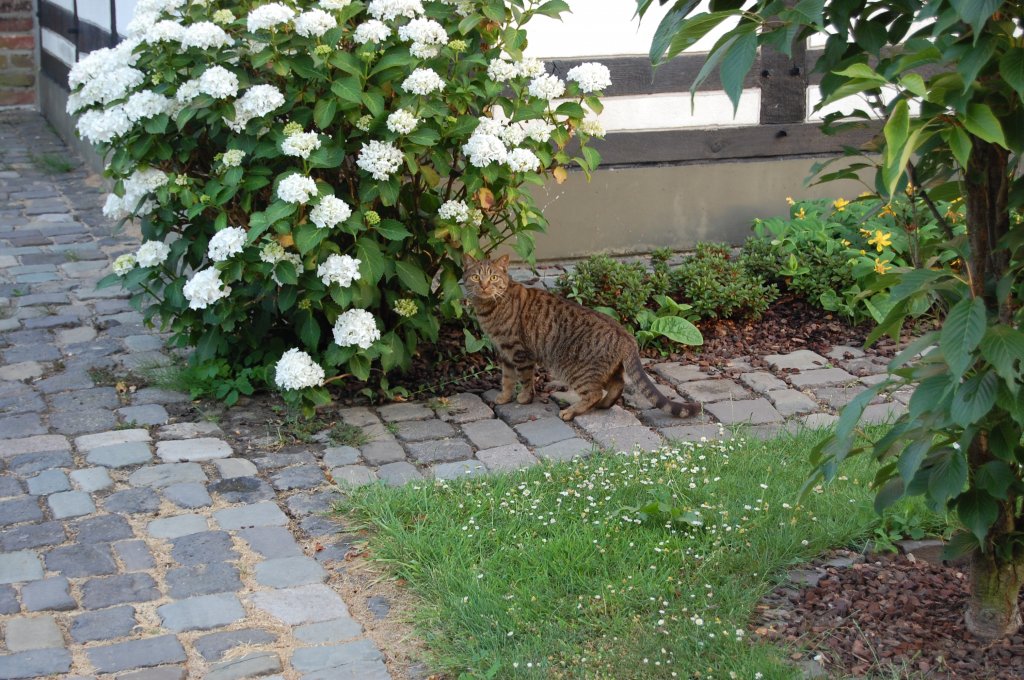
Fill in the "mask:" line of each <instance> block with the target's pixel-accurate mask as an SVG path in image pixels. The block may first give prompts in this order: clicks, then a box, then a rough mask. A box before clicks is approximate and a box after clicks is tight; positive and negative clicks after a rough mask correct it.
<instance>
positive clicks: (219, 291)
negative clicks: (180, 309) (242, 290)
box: [181, 267, 231, 309]
mask: <svg viewBox="0 0 1024 680" xmlns="http://www.w3.org/2000/svg"><path fill="white" fill-rule="evenodd" d="M181 292H182V294H184V296H185V299H186V300H188V306H189V309H206V308H207V307H209V306H210V305H212V304H213V303H215V302H217V300H221V299H223V298H226V297H227V296H228V295H230V294H231V287H230V286H226V285H224V282H223V281H221V280H220V272H219V271H218V270H217V269H214V268H213V267H207V268H206V269H200V270H199V271H197V272H196V273H195V274H193V276H192V278H191V279H189V280H188V281H187V282H186V283H185V286H184V288H182V290H181Z"/></svg>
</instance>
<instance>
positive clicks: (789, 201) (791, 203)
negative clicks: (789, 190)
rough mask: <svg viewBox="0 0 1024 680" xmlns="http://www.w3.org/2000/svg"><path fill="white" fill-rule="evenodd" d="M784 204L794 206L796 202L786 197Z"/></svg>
mask: <svg viewBox="0 0 1024 680" xmlns="http://www.w3.org/2000/svg"><path fill="white" fill-rule="evenodd" d="M786 203H788V204H789V205H794V204H796V201H794V200H793V197H792V196H786Z"/></svg>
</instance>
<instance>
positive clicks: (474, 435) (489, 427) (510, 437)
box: [462, 418, 519, 449]
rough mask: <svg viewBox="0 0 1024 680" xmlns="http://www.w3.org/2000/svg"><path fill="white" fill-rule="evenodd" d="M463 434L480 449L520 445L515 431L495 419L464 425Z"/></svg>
mask: <svg viewBox="0 0 1024 680" xmlns="http://www.w3.org/2000/svg"><path fill="white" fill-rule="evenodd" d="M462 432H463V434H465V435H466V437H467V438H468V439H469V441H471V442H472V443H473V446H475V447H476V448H478V449H489V448H494V447H495V446H505V445H506V444H518V443H519V437H517V436H516V433H515V430H513V429H512V428H511V427H509V426H508V425H507V424H506V423H505V422H504V421H502V420H497V419H495V418H491V419H488V420H476V421H472V422H466V423H463V424H462Z"/></svg>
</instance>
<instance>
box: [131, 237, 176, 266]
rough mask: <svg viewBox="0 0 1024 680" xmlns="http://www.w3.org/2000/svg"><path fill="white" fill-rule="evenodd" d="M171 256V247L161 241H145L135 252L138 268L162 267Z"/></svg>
mask: <svg viewBox="0 0 1024 680" xmlns="http://www.w3.org/2000/svg"><path fill="white" fill-rule="evenodd" d="M170 254H171V247H170V246H169V245H167V244H166V243H164V242H163V241H146V242H145V243H143V244H142V245H141V246H139V249H138V250H137V251H135V259H136V260H138V262H139V266H140V267H157V266H159V265H162V264H163V263H164V261H165V260H167V256H168V255H170Z"/></svg>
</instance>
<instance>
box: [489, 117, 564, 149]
mask: <svg viewBox="0 0 1024 680" xmlns="http://www.w3.org/2000/svg"><path fill="white" fill-rule="evenodd" d="M554 131H555V126H554V125H553V124H551V123H549V122H547V121H546V120H544V119H542V118H531V119H529V120H521V121H518V122H515V123H512V124H511V125H509V126H508V127H506V128H505V129H504V130H502V131H501V133H500V135H499V136H500V137H501V140H502V141H503V142H505V143H506V144H508V145H509V146H519V145H520V144H522V143H523V142H524V141H525V140H526V139H527V138H529V139H532V140H533V141H535V142H538V143H540V144H544V143H546V142H547V141H548V140H549V139H550V138H551V133H552V132H554Z"/></svg>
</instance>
